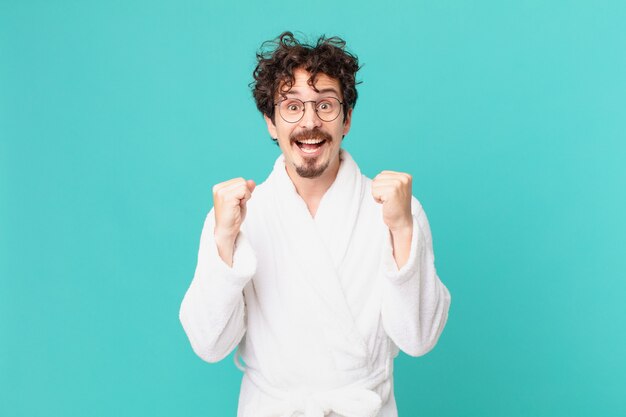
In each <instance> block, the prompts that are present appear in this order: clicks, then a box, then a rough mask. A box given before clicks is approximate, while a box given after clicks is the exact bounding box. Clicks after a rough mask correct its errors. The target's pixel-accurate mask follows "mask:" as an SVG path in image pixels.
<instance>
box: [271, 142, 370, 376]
mask: <svg viewBox="0 0 626 417" xmlns="http://www.w3.org/2000/svg"><path fill="white" fill-rule="evenodd" d="M342 156H343V161H342V164H341V166H340V169H339V173H338V175H337V178H336V180H335V182H334V183H333V185H332V186H331V188H330V189H329V190H328V192H327V193H326V195H325V196H324V197H323V199H322V201H321V202H320V207H319V209H318V217H317V218H316V219H315V220H314V219H313V218H312V217H311V215H310V213H309V211H308V208H307V207H306V204H305V203H304V201H303V200H302V198H301V197H300V196H299V195H298V193H297V192H296V189H295V187H294V185H293V183H292V182H291V179H290V178H289V176H288V174H287V172H286V170H285V165H284V158H283V156H282V155H281V156H280V157H279V158H278V160H277V161H276V164H275V166H274V170H273V171H272V174H271V175H270V177H269V178H268V182H269V184H270V187H271V188H272V190H273V191H274V193H273V196H274V201H273V206H274V209H275V210H274V211H273V215H272V217H273V219H272V220H273V223H274V226H275V227H278V228H280V230H281V232H280V233H279V235H280V238H281V239H285V240H286V242H285V243H286V244H287V245H286V247H287V248H288V254H287V256H288V257H289V261H295V262H297V264H298V268H297V270H298V274H297V276H294V277H291V278H290V279H297V280H299V283H298V287H297V288H298V291H300V290H301V291H306V293H304V294H299V299H300V300H301V301H302V302H303V303H308V304H309V306H303V308H306V307H308V308H309V309H310V310H311V311H316V312H317V313H318V315H317V317H315V320H318V323H320V324H321V325H320V326H319V329H321V332H322V333H323V335H320V336H321V337H324V339H326V340H325V343H327V344H329V345H332V346H333V347H334V349H332V350H331V352H332V355H333V359H334V363H335V366H336V367H337V369H340V370H350V369H357V368H363V367H364V366H365V365H367V358H368V355H367V347H366V344H365V341H364V339H363V337H362V336H361V335H360V334H359V332H358V330H357V326H356V324H355V321H354V317H353V316H352V314H351V312H350V308H349V306H348V304H347V300H346V297H345V295H344V292H343V289H342V287H341V281H340V276H339V271H340V269H341V264H342V261H343V259H344V257H345V254H346V251H347V248H348V245H349V243H350V237H351V235H352V231H353V228H354V226H355V219H356V218H357V215H358V209H359V205H360V199H361V195H362V192H363V191H362V187H361V175H360V172H358V168H357V167H356V164H354V162H353V161H352V159H351V158H350V156H349V155H348V154H347V153H345V152H343V155H342ZM300 281H301V282H300Z"/></svg>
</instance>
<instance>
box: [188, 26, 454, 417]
mask: <svg viewBox="0 0 626 417" xmlns="http://www.w3.org/2000/svg"><path fill="white" fill-rule="evenodd" d="M272 45H273V46H274V47H273V48H272V49H271V50H269V51H267V50H266V51H262V52H260V53H259V54H257V58H258V65H257V68H256V69H255V71H254V78H255V82H254V83H253V89H254V98H255V100H256V103H257V107H258V108H259V110H260V111H261V112H262V113H263V115H264V118H265V121H266V122H267V128H268V131H269V133H270V135H271V136H272V138H273V139H274V140H276V141H277V143H278V145H279V146H280V149H281V151H282V155H281V156H280V157H279V158H278V159H277V160H276V162H275V165H274V169H273V171H272V173H271V174H270V176H269V177H268V178H267V180H266V181H265V182H263V183H262V184H260V185H259V186H258V187H255V183H254V181H252V180H245V179H243V178H236V179H232V180H230V181H226V182H223V183H221V184H217V185H215V186H214V187H213V198H214V204H215V205H214V208H213V209H212V210H211V211H210V212H209V214H208V215H207V217H206V221H205V223H204V228H203V230H202V236H201V239H200V251H199V253H198V264H197V268H196V271H195V275H194V278H193V281H192V283H191V286H190V287H189V290H188V291H187V293H186V295H185V297H184V299H183V302H182V305H181V309H180V320H181V322H182V325H183V327H184V329H185V332H186V333H187V335H188V337H189V340H190V342H191V345H192V347H193V349H194V351H195V352H196V354H198V355H199V356H200V357H201V358H202V359H204V360H205V361H208V362H216V361H219V360H221V359H223V358H224V357H225V356H227V355H228V354H229V353H230V352H231V351H232V350H233V349H234V348H235V347H236V346H238V350H237V353H236V355H235V361H236V363H237V365H238V366H239V367H240V368H241V369H242V370H243V371H244V376H243V379H242V384H241V393H240V397H239V412H238V416H239V417H252V416H253V417H270V416H277V417H278V416H306V417H322V416H347V417H374V416H378V417H392V416H397V408H396V402H395V399H394V394H393V359H394V357H395V356H396V355H397V354H398V349H401V350H403V351H404V352H406V353H407V354H409V355H412V356H419V355H424V354H425V353H427V352H428V351H430V350H431V349H432V348H433V347H434V346H435V344H436V343H437V340H438V338H439V335H440V334H441V332H442V330H443V328H444V326H445V324H446V320H447V317H448V309H449V306H450V293H449V292H448V290H447V288H446V287H445V286H444V285H443V284H442V282H441V281H440V280H439V278H438V276H437V273H436V271H435V266H434V254H433V248H432V241H431V233H430V228H429V225H428V220H427V218H426V214H425V213H424V210H423V209H422V206H421V205H420V203H419V202H418V201H417V199H415V198H414V197H412V192H411V176H410V175H409V174H405V173H400V172H393V171H383V172H381V173H380V174H378V175H377V176H376V177H375V178H374V179H373V180H370V179H369V178H367V177H365V176H363V175H362V174H361V172H360V171H359V168H358V167H357V165H356V163H355V162H354V160H352V158H351V157H350V155H349V154H348V153H347V152H346V151H345V150H342V149H341V141H342V139H343V137H344V136H345V135H347V134H348V132H349V130H350V124H351V120H352V111H353V108H354V105H355V103H356V99H357V92H356V88H355V84H356V82H355V75H356V72H357V70H358V69H359V66H358V61H357V58H356V57H355V56H353V55H352V54H350V53H348V52H347V51H345V42H343V41H342V40H341V39H339V38H330V39H326V38H325V37H321V38H320V39H319V40H318V42H317V44H316V45H307V44H302V43H300V42H299V41H297V40H296V39H295V38H294V37H293V35H292V34H291V33H290V32H285V33H283V34H282V35H281V36H280V37H279V38H278V39H277V40H276V41H274V42H273V43H272ZM239 356H240V357H241V358H243V360H244V362H245V366H244V365H242V364H241V363H240V362H239Z"/></svg>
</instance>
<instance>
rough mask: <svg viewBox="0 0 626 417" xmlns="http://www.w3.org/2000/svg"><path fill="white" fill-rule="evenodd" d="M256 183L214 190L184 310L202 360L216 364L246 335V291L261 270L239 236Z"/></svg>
mask: <svg viewBox="0 0 626 417" xmlns="http://www.w3.org/2000/svg"><path fill="white" fill-rule="evenodd" d="M253 189H254V183H253V182H252V181H248V182H246V181H245V180H243V179H235V180H230V181H227V182H224V183H221V184H218V185H216V186H215V187H214V188H213V197H214V202H215V207H214V209H212V210H211V211H210V212H209V214H208V215H207V217H206V219H205V222H204V227H203V228H202V235H201V237H200V249H199V251H198V263H197V266H196V270H195V273H194V277H193V281H192V282H191V285H190V286H189V289H188V290H187V292H186V294H185V297H184V298H183V301H182V304H181V306H180V313H179V317H180V321H181V323H182V325H183V328H184V329H185V332H186V333H187V337H188V338H189V341H190V342H191V346H192V348H193V350H194V352H196V354H197V355H198V356H200V357H201V358H202V359H204V360H205V361H207V362H217V361H219V360H221V359H223V358H224V357H225V356H227V355H228V354H229V353H230V352H231V351H232V350H233V348H234V347H235V346H237V344H239V342H240V340H241V338H242V337H243V335H244V333H245V331H246V320H245V310H246V308H245V301H244V296H243V289H244V287H245V286H246V285H247V283H248V282H249V281H250V279H251V278H252V276H253V275H254V273H255V270H256V257H255V254H254V251H253V250H252V247H251V246H250V244H249V243H248V241H247V239H246V237H245V234H244V233H243V232H241V231H240V228H241V225H242V223H243V220H244V218H245V210H246V201H247V200H248V199H250V196H251V193H252V191H253Z"/></svg>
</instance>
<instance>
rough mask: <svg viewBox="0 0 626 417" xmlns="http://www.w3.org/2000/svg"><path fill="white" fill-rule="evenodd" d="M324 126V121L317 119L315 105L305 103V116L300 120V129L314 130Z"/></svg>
mask: <svg viewBox="0 0 626 417" xmlns="http://www.w3.org/2000/svg"><path fill="white" fill-rule="evenodd" d="M320 126H322V120H321V119H320V118H319V117H317V112H316V111H315V103H314V102H311V101H307V102H306V103H304V115H303V116H302V119H300V127H301V128H303V129H314V128H316V127H320Z"/></svg>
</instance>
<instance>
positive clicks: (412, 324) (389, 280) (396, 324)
mask: <svg viewBox="0 0 626 417" xmlns="http://www.w3.org/2000/svg"><path fill="white" fill-rule="evenodd" d="M411 211H412V214H413V236H412V240H411V250H410V253H409V259H408V260H407V262H406V264H404V265H403V266H402V268H401V269H400V270H398V267H397V264H396V262H395V259H394V257H393V248H392V242H391V234H389V236H388V239H387V241H386V242H385V245H384V251H385V253H384V254H383V275H384V277H383V300H382V306H381V314H382V320H383V326H384V328H385V331H386V332H387V334H388V335H389V337H390V338H391V339H392V340H393V342H394V343H395V344H396V345H397V346H398V348H400V349H401V350H402V351H403V352H405V353H407V354H409V355H411V356H420V355H424V354H426V353H428V352H429V351H430V350H431V349H432V348H433V347H434V346H435V344H436V343H437V340H439V336H440V335H441V332H442V331H443V328H444V326H445V324H446V321H447V319H448V310H449V308H450V300H451V298H450V292H449V291H448V289H447V288H446V287H445V285H443V283H442V282H441V280H440V279H439V277H438V276H437V271H436V270H435V256H434V253H433V244H432V237H431V232H430V226H429V224H428V219H427V217H426V213H425V212H424V210H423V208H422V206H421V204H420V203H419V202H418V201H417V199H415V197H413V201H412V204H411Z"/></svg>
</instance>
